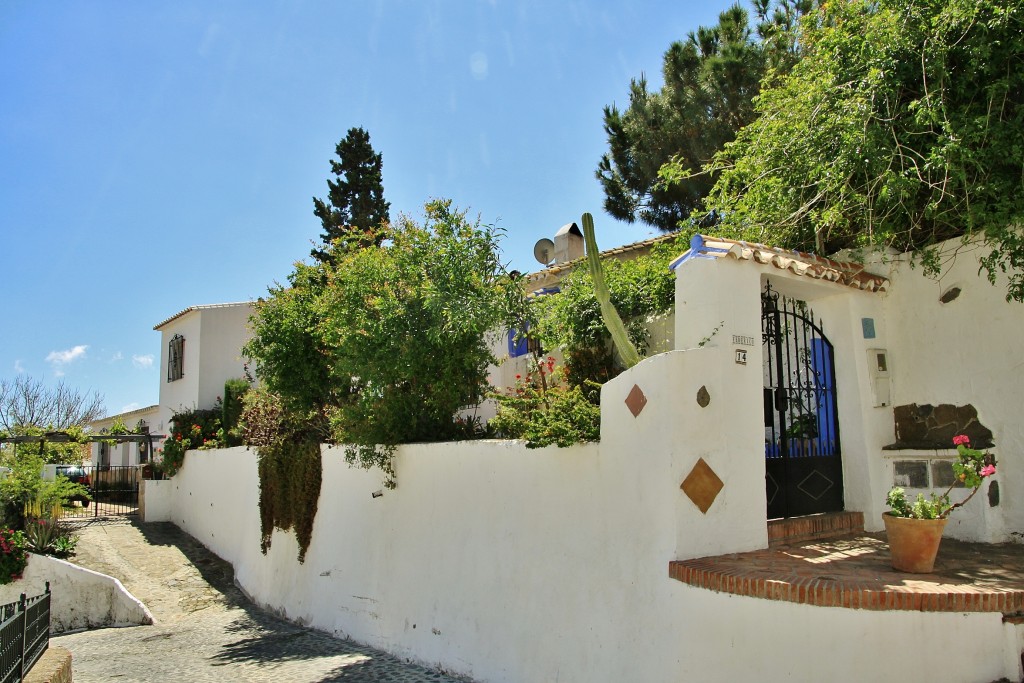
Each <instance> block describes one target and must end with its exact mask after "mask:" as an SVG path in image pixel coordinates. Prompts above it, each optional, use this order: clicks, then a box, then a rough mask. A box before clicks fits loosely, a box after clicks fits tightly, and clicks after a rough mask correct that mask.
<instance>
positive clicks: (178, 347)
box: [167, 334, 185, 382]
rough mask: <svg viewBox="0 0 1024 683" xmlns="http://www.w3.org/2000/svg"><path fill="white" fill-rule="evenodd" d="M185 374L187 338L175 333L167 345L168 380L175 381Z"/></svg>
mask: <svg viewBox="0 0 1024 683" xmlns="http://www.w3.org/2000/svg"><path fill="white" fill-rule="evenodd" d="M184 376H185V338H184V337H182V336H181V335H180V334H176V335H174V337H172V338H171V341H170V343H169V344H168V345H167V381H168V382H173V381H174V380H176V379H181V378H182V377H184Z"/></svg>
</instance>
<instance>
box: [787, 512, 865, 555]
mask: <svg viewBox="0 0 1024 683" xmlns="http://www.w3.org/2000/svg"><path fill="white" fill-rule="evenodd" d="M859 533H864V513H863V512H825V513H822V514H819V515H808V516H806V517H791V518H789V519H770V520H768V546H769V547H771V546H775V545H784V544H786V543H799V542H802V541H810V540H815V539H821V538H834V537H836V536H845V535H847V534H859Z"/></svg>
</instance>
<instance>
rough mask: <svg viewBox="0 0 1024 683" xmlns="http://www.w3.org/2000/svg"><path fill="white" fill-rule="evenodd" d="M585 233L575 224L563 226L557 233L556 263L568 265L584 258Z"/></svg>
mask: <svg viewBox="0 0 1024 683" xmlns="http://www.w3.org/2000/svg"><path fill="white" fill-rule="evenodd" d="M583 255H584V248H583V233H582V232H581V231H580V228H579V226H578V225H576V224H575V223H569V224H568V225H563V226H562V227H561V228H560V229H559V230H558V232H556V233H555V263H567V262H569V261H575V260H576V259H578V258H583Z"/></svg>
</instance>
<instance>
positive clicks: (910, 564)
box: [882, 512, 949, 574]
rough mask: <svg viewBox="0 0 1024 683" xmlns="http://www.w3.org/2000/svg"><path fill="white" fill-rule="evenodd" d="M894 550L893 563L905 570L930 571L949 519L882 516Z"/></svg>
mask: <svg viewBox="0 0 1024 683" xmlns="http://www.w3.org/2000/svg"><path fill="white" fill-rule="evenodd" d="M882 521H883V522H885V535H886V536H887V537H888V539H889V550H890V551H891V552H892V566H893V568H894V569H898V570H900V571H901V572H911V573H914V574H930V573H931V571H932V569H933V568H934V567H935V556H936V555H937V554H938V553H939V543H940V542H941V541H942V532H943V531H944V530H945V529H946V522H948V521H949V520H948V519H913V518H910V517H896V516H894V515H892V514H890V513H888V512H886V513H885V514H883V515H882Z"/></svg>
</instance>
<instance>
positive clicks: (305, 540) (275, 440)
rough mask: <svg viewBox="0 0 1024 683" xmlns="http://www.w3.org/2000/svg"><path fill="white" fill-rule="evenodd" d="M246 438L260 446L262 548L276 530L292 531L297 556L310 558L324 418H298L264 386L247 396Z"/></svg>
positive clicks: (257, 446) (258, 470) (321, 471)
mask: <svg viewBox="0 0 1024 683" xmlns="http://www.w3.org/2000/svg"><path fill="white" fill-rule="evenodd" d="M244 402H245V411H244V413H243V421H242V423H243V424H244V426H245V441H246V443H247V444H248V445H250V446H253V447H255V448H256V453H257V472H258V475H259V480H260V495H259V506H260V550H261V551H262V552H263V553H264V554H266V552H267V549H268V548H270V543H271V540H272V538H273V534H274V529H280V530H282V531H289V530H291V531H294V532H295V539H296V541H298V544H299V555H298V560H299V562H300V563H302V562H304V561H305V559H306V550H307V549H308V548H309V543H310V541H311V540H312V538H313V522H314V520H315V519H316V511H317V505H318V503H319V501H320V483H321V479H322V476H323V463H322V460H321V456H320V442H321V440H322V438H321V436H322V435H321V433H320V432H319V431H318V430H316V429H310V428H309V425H310V424H316V423H318V422H320V420H315V419H312V420H307V421H302V420H296V419H293V418H290V417H289V416H288V414H287V413H286V412H285V411H284V410H282V407H281V401H280V398H279V397H277V396H275V395H273V394H271V393H269V392H268V391H266V390H263V389H254V390H251V391H249V392H248V393H247V394H246V395H245V398H244Z"/></svg>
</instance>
